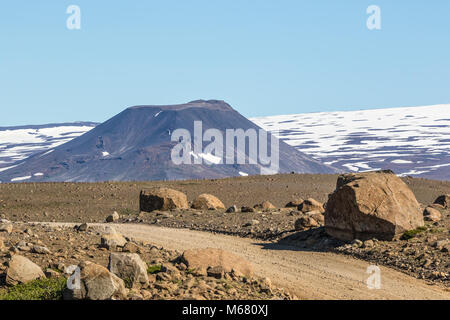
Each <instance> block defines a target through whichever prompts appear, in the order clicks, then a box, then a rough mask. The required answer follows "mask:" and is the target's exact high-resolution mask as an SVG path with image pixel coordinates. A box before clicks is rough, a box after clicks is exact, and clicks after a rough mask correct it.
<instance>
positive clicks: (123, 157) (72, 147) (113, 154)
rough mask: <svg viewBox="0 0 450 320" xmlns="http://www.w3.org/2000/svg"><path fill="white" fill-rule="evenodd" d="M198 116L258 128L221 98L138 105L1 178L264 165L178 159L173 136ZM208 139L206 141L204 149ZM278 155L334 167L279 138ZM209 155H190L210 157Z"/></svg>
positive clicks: (200, 173) (225, 170) (221, 124)
mask: <svg viewBox="0 0 450 320" xmlns="http://www.w3.org/2000/svg"><path fill="white" fill-rule="evenodd" d="M194 121H202V126H203V132H204V131H205V130H207V129H209V128H215V129H218V130H220V131H221V132H223V133H225V130H226V129H238V128H241V129H244V130H247V129H250V128H253V129H256V130H258V129H260V128H259V127H258V126H257V125H255V124H254V123H253V122H251V121H249V120H248V119H246V118H245V117H243V116H242V115H241V114H239V113H238V112H236V111H235V110H234V109H233V108H231V107H230V106H229V105H228V104H227V103H225V102H223V101H217V100H210V101H204V100H198V101H192V102H189V103H187V104H181V105H171V106H135V107H131V108H128V109H126V110H124V111H123V112H121V113H119V114H118V115H116V116H115V117H113V118H111V119H109V120H108V121H106V122H104V123H102V124H100V125H98V126H96V127H95V128H94V129H92V130H90V131H88V132H87V133H85V134H83V135H81V136H79V137H77V138H75V139H73V140H71V141H69V142H67V143H65V144H62V145H60V146H58V147H56V148H53V149H51V150H48V151H46V152H41V153H37V154H34V155H32V156H31V157H29V158H27V159H25V160H24V161H22V162H18V163H15V166H14V167H12V168H10V169H8V170H4V171H2V172H0V181H2V182H3V183H5V182H11V181H12V182H16V181H24V182H38V181H76V182H95V181H109V180H111V181H133V180H135V181H142V180H175V179H203V178H222V177H230V176H239V175H247V174H260V167H261V166H260V165H259V164H257V165H255V164H248V161H246V164H205V163H203V164H191V165H190V164H181V165H176V164H174V163H173V162H172V160H171V150H172V148H173V147H174V146H175V145H176V144H178V141H176V142H172V141H171V133H173V131H174V130H175V129H179V128H184V129H187V130H188V131H189V132H190V133H191V135H192V139H194ZM224 136H225V134H224ZM207 144H209V142H203V148H204V147H205V146H206V145H207ZM279 154H280V156H279V159H280V160H279V172H291V171H294V172H298V173H306V172H307V173H334V172H336V169H334V168H332V167H330V166H327V165H324V164H321V163H320V162H318V161H316V160H314V159H312V158H310V157H309V156H306V155H305V154H303V153H301V152H299V151H297V150H296V149H295V148H293V147H291V146H289V145H287V144H286V143H284V142H281V141H280V142H279ZM247 155H248V154H247ZM209 156H210V155H208V154H203V153H200V154H196V153H192V155H191V157H192V158H194V157H203V158H205V159H208V158H209V159H211V158H210V157H209ZM213 162H214V161H213Z"/></svg>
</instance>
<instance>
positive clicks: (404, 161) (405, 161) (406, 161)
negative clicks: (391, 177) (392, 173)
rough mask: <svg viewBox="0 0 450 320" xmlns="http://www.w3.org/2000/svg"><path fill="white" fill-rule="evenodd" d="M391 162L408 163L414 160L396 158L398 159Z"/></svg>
mask: <svg viewBox="0 0 450 320" xmlns="http://www.w3.org/2000/svg"><path fill="white" fill-rule="evenodd" d="M391 163H396V164H408V163H413V162H412V161H409V160H402V159H396V160H392V161H391Z"/></svg>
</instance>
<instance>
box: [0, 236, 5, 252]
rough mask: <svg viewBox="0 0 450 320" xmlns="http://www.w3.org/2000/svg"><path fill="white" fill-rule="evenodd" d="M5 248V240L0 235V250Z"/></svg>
mask: <svg viewBox="0 0 450 320" xmlns="http://www.w3.org/2000/svg"><path fill="white" fill-rule="evenodd" d="M4 248H5V242H4V240H3V238H2V237H0V250H3V249H4Z"/></svg>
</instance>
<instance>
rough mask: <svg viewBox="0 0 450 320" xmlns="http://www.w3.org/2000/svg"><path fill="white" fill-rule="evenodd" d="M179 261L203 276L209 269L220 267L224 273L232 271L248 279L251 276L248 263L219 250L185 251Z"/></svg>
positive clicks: (251, 268)
mask: <svg viewBox="0 0 450 320" xmlns="http://www.w3.org/2000/svg"><path fill="white" fill-rule="evenodd" d="M181 260H182V262H183V263H184V264H185V265H186V266H187V267H188V268H189V269H194V270H196V271H197V272H199V273H201V274H205V275H206V274H207V270H208V268H209V267H221V268H222V269H223V271H224V272H226V273H229V272H231V271H232V270H234V271H235V272H239V273H241V274H243V275H245V276H248V277H249V276H251V275H252V274H253V266H252V265H251V263H250V262H248V261H247V260H245V259H243V258H241V257H239V256H237V255H235V254H233V253H230V252H227V251H224V250H221V249H214V248H206V249H192V250H186V251H185V252H184V253H183V255H182V257H181Z"/></svg>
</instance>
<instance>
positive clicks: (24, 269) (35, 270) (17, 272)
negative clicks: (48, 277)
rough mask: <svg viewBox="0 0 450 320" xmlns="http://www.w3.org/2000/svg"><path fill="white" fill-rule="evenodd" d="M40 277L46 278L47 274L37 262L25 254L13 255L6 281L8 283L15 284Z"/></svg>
mask: <svg viewBox="0 0 450 320" xmlns="http://www.w3.org/2000/svg"><path fill="white" fill-rule="evenodd" d="M39 278H45V274H44V272H43V271H42V269H41V268H40V267H39V266H38V265H37V264H35V263H34V262H32V261H31V260H29V259H28V258H25V257H23V256H20V255H17V254H16V255H13V257H12V258H11V260H10V261H9V265H8V270H7V271H6V283H7V284H8V285H10V286H14V285H17V284H20V283H27V282H30V281H33V280H36V279H39Z"/></svg>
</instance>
